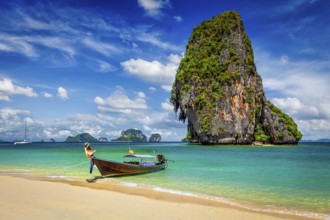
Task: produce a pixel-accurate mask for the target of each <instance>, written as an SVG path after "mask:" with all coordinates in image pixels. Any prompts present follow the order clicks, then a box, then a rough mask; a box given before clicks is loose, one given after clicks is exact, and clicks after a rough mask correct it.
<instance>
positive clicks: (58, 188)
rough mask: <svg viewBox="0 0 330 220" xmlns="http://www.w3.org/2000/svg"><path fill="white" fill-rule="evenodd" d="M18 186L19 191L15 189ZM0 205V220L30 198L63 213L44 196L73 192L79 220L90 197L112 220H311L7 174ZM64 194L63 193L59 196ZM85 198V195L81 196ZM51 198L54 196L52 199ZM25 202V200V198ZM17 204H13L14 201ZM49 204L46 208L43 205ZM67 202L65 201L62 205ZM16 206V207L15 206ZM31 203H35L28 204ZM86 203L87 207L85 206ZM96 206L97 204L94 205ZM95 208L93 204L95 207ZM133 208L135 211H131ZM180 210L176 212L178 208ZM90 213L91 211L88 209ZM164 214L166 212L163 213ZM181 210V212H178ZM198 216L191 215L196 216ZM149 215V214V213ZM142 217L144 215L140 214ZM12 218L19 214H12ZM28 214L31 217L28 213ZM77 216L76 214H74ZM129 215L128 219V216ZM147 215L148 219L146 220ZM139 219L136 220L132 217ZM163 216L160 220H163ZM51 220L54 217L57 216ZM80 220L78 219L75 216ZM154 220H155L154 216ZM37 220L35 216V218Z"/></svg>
mask: <svg viewBox="0 0 330 220" xmlns="http://www.w3.org/2000/svg"><path fill="white" fill-rule="evenodd" d="M19 185H21V187H20V186H19ZM0 186H1V187H0V198H1V199H0V201H1V202H0V204H1V203H3V204H2V206H1V207H2V208H0V213H3V214H0V217H1V216H2V215H4V213H6V212H8V210H6V209H4V207H6V204H7V203H9V204H10V205H11V206H14V207H15V206H19V207H18V208H20V205H19V202H20V200H22V198H20V197H22V196H23V197H24V196H27V197H29V196H30V197H31V198H30V200H31V201H33V200H34V198H33V197H36V198H35V199H36V200H38V199H42V200H44V201H45V203H43V204H39V206H41V207H44V208H46V209H47V208H48V209H51V210H53V211H54V212H56V213H57V212H60V211H61V210H62V211H63V209H66V208H65V207H62V206H52V205H51V204H53V203H54V201H53V199H51V198H49V199H47V197H49V196H51V195H48V194H53V193H56V198H57V199H56V200H57V201H56V203H57V204H60V203H61V201H62V200H64V201H66V197H67V196H68V195H69V194H71V193H72V191H73V192H75V193H74V195H73V197H74V198H71V199H69V198H68V199H69V200H75V199H78V200H77V201H72V202H71V203H76V204H70V206H74V207H75V208H74V210H79V212H82V213H83V217H82V218H84V217H85V218H86V217H87V218H88V217H91V214H92V213H90V211H86V210H85V208H86V205H87V204H88V201H89V199H90V198H88V197H91V196H92V197H93V194H94V193H96V194H97V195H98V197H100V200H101V201H102V203H109V202H110V203H111V204H109V205H110V206H114V208H115V209H114V210H112V211H111V212H110V211H107V210H99V209H98V208H96V207H94V209H96V210H95V211H97V212H98V213H100V212H101V213H103V214H102V215H104V217H105V216H110V217H113V214H114V213H117V214H116V219H127V218H128V219H130V217H131V219H133V218H132V217H134V219H149V218H151V217H152V216H153V215H151V214H156V213H155V211H156V210H158V211H157V212H163V214H166V215H165V216H166V218H164V219H169V218H168V215H170V216H171V217H172V218H173V217H175V218H180V219H205V218H208V219H274V220H276V219H311V216H308V217H307V216H297V215H294V214H288V213H272V212H266V211H264V210H260V209H258V208H256V209H255V210H253V209H248V208H244V207H240V206H239V205H236V206H235V205H233V204H226V203H225V202H222V201H215V200H210V199H207V198H201V197H197V196H196V197H195V196H189V195H182V194H174V193H170V192H164V191H159V190H157V191H156V190H154V189H152V188H147V187H132V186H125V185H119V184H115V183H109V182H107V183H104V182H103V183H102V182H93V183H89V182H84V181H82V180H79V179H77V180H66V179H51V178H47V177H37V176H33V175H29V174H28V175H10V174H3V173H0ZM25 187H26V188H27V189H28V190H29V191H28V193H26V192H25V191H24V190H23V189H24V188H25ZM39 187H40V188H44V189H47V190H45V191H51V193H47V192H43V195H40V192H39ZM63 189H64V191H65V192H66V193H65V192H63ZM8 192H11V193H12V194H15V195H16V196H14V197H13V198H10V199H8V198H6V197H5V196H4V195H6V194H8ZM85 194H88V195H85ZM53 196H54V195H53ZM113 198H116V199H115V201H116V200H118V201H120V200H124V201H125V202H124V203H127V204H131V205H129V207H127V208H128V209H129V210H130V211H129V213H131V214H132V213H134V214H133V215H131V214H129V215H128V214H125V212H119V211H118V210H121V209H123V207H122V206H120V205H119V204H116V202H115V204H113V203H114V202H113ZM25 199H27V198H25ZM16 200H17V201H16ZM136 200H138V204H135V202H133V201H136ZM47 202H49V203H50V204H47ZM66 202H68V201H66ZM15 203H16V204H15ZM32 203H35V202H32ZM32 203H30V204H27V205H26V204H25V206H27V207H25V208H24V209H28V210H30V211H31V210H33V209H34V208H33V206H34V205H37V204H32ZM86 203H87V204H86ZM96 203H97V202H96ZM4 204H5V206H4ZM142 204H145V207H144V209H148V210H149V209H150V210H154V211H147V212H146V211H145V210H141V208H143V207H141V205H142ZM93 205H95V204H93V203H92V204H91V206H92V207H93ZM96 205H97V204H96ZM135 206H136V207H135ZM179 207H180V210H178V208H179ZM92 209H93V208H92ZM163 209H164V210H166V211H163ZM181 209H182V210H181ZM197 210H198V213H195V212H197ZM150 212H151V213H150ZM143 213H144V214H143ZM16 214H19V212H18V213H16ZM30 214H32V213H30ZM77 214H78V213H76V212H75V211H73V210H68V212H67V215H68V216H73V217H74V215H77ZM78 215H80V214H78ZM130 215H131V216H130ZM149 215H150V216H149ZM46 216H47V217H48V215H47V214H44V215H42V216H40V217H41V218H44V217H46ZM136 216H140V217H136ZM165 216H164V217H165ZM3 217H10V216H3ZM17 217H18V218H16V219H21V218H23V216H17ZM54 217H58V216H57V215H56V216H54ZM79 217H81V216H79ZM154 217H155V216H154ZM41 218H39V219H41ZM37 219H38V216H37ZM314 219H322V217H317V216H315V218H314Z"/></svg>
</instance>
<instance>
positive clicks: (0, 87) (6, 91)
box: [0, 78, 38, 101]
mask: <svg viewBox="0 0 330 220" xmlns="http://www.w3.org/2000/svg"><path fill="white" fill-rule="evenodd" d="M12 95H24V96H28V97H37V96H38V95H37V93H36V92H34V91H33V89H32V88H30V87H21V86H17V85H14V84H13V82H12V81H11V79H8V78H4V79H3V80H0V101H10V96H12Z"/></svg>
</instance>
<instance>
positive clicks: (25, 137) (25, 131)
mask: <svg viewBox="0 0 330 220" xmlns="http://www.w3.org/2000/svg"><path fill="white" fill-rule="evenodd" d="M26 129H27V125H26V121H25V130H24V131H25V134H24V140H26Z"/></svg>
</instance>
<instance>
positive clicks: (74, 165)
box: [53, 162, 86, 172]
mask: <svg viewBox="0 0 330 220" xmlns="http://www.w3.org/2000/svg"><path fill="white" fill-rule="evenodd" d="M82 164H86V162H82V163H77V164H73V165H71V166H66V167H64V168H61V169H57V170H54V171H53V172H59V171H62V170H65V169H69V168H72V167H76V166H79V165H82Z"/></svg>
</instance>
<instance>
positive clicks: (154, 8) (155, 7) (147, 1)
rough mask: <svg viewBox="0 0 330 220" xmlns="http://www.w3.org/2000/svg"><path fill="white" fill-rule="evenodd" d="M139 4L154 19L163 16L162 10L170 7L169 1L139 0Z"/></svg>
mask: <svg viewBox="0 0 330 220" xmlns="http://www.w3.org/2000/svg"><path fill="white" fill-rule="evenodd" d="M138 4H139V6H140V7H142V8H143V9H144V11H145V12H146V14H147V15H149V16H150V17H154V18H159V17H160V16H162V12H161V9H163V8H165V7H169V6H170V2H169V1H168V0H138Z"/></svg>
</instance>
